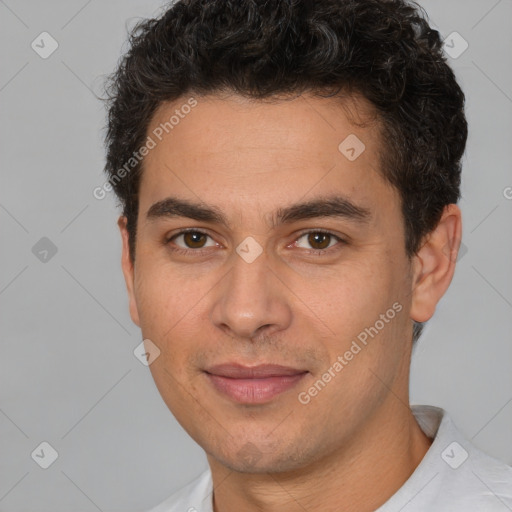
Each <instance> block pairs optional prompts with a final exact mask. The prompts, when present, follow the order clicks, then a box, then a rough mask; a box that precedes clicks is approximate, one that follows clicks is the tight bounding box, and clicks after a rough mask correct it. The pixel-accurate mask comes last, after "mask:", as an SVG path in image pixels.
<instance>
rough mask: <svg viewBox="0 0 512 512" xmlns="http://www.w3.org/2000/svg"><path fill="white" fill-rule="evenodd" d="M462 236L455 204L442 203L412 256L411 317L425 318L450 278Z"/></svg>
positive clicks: (459, 214)
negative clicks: (436, 220) (435, 221)
mask: <svg viewBox="0 0 512 512" xmlns="http://www.w3.org/2000/svg"><path fill="white" fill-rule="evenodd" d="M461 237H462V215H461V211H460V208H459V207H458V206H457V205H456V204H449V205H447V206H445V208H444V210H443V214H442V216H441V219H440V221H439V223H438V225H437V227H436V228H435V229H434V230H433V231H432V232H431V233H429V234H428V235H427V237H426V241H425V243H424V244H423V246H422V247H421V249H420V250H419V251H418V253H417V254H416V255H415V256H414V262H413V268H414V270H413V272H414V273H413V282H412V287H413V288H412V304H411V311H410V315H411V319H412V320H415V321H416V322H426V321H427V320H429V319H430V318H431V317H432V315H433V314H434V312H435V310H436V305H437V303H438V302H439V300H440V299H441V297H442V296H443V295H444V293H445V292H446V290H447V289H448V286H450V283H451V281H452V278H453V274H454V272H455V264H456V262H457V255H458V253H459V247H460V242H461Z"/></svg>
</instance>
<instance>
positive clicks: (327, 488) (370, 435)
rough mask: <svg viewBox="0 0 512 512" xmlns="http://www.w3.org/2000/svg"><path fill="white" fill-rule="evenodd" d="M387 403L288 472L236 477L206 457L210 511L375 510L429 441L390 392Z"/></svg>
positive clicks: (420, 456)
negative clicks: (324, 452)
mask: <svg viewBox="0 0 512 512" xmlns="http://www.w3.org/2000/svg"><path fill="white" fill-rule="evenodd" d="M387 401H388V402H389V403H387V404H383V406H382V407H380V408H379V410H378V411H377V412H376V413H375V414H374V415H373V417H372V418H371V420H369V421H368V422H367V423H366V424H365V426H364V428H363V429H361V430H360V431H358V433H357V434H356V435H355V436H354V437H353V438H352V439H348V440H346V442H345V443H344V444H343V447H342V448H340V449H339V450H336V451H335V452H333V453H331V454H329V455H328V456H326V457H323V458H322V459H319V460H317V461H315V462H314V463H313V464H311V465H309V466H307V467H302V468H300V469H297V470H294V471H291V472H286V473H264V474H250V473H237V472H234V471H231V470H230V469H228V468H226V467H225V466H224V465H222V464H220V463H219V462H218V461H216V460H215V459H213V458H211V457H210V456H209V457H208V461H209V464H210V468H211V472H212V479H213V487H214V511H215V512H229V511H231V510H244V511H246V512H256V511H258V512H277V511H280V512H281V511H282V510H283V509H284V510H297V511H300V510H308V511H311V512H313V511H315V510H321V511H322V512H334V511H339V510H340V505H341V507H342V510H343V511H344V512H356V511H357V512H372V511H374V510H376V509H377V508H378V507H379V506H381V505H382V504H384V503H385V502H386V501H387V500H388V499H389V498H390V497H391V496H392V495H393V494H394V493H395V492H396V491H397V490H398V489H399V488H400V487H401V486H402V485H403V484H404V483H405V481H406V480H407V479H408V478H409V477H410V476H411V474H412V473H413V471H414V470H415V469H416V467H417V466H418V464H419V463H420V462H421V460H422V459H423V457H424V456H425V453H426V452H427V450H428V448H429V447H430V444H431V442H432V441H431V440H430V439H429V438H428V437H427V436H426V435H425V434H424V433H423V431H422V430H421V428H420V427H419V425H418V423H417V422H416V419H415V418H414V415H413V414H412V412H411V410H410V408H409V407H407V406H406V405H405V403H404V402H402V401H401V400H398V399H397V397H396V396H394V395H392V394H390V395H389V396H388V399H387ZM406 403H408V401H407V402H406Z"/></svg>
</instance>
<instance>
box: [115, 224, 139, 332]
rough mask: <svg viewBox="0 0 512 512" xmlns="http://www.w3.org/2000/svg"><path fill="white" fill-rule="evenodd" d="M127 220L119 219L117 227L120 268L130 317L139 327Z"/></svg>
mask: <svg viewBox="0 0 512 512" xmlns="http://www.w3.org/2000/svg"><path fill="white" fill-rule="evenodd" d="M126 223H127V219H126V217H124V216H121V217H119V219H118V221H117V225H118V226H119V230H120V231H121V238H122V240H123V252H122V256H121V267H122V269H123V275H124V280H125V282H126V290H127V291H128V300H129V303H130V316H131V318H132V321H133V323H135V324H136V325H138V326H139V327H140V320H139V312H138V310H137V302H136V300H135V293H134V277H135V269H134V265H133V262H132V259H131V257H130V245H129V240H130V235H129V233H128V229H127V228H126Z"/></svg>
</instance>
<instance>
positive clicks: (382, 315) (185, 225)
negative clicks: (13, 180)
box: [106, 0, 512, 512]
mask: <svg viewBox="0 0 512 512" xmlns="http://www.w3.org/2000/svg"><path fill="white" fill-rule="evenodd" d="M108 90H109V94H110V98H109V100H110V103H109V125H108V133H107V147H108V155H107V165H106V171H107V173H108V175H109V182H110V183H111V185H112V186H113V188H114V190H115V192H116V194H117V195H118V197H119V199H120V202H121V205H122V208H123V215H122V216H121V217H120V219H119V222H118V224H119V228H120V231H121V235H122V240H123V256H122V267H123V272H124V276H125V279H126V284H127V290H128V294H129V299H130V314H131V317H132V319H133V321H134V322H135V323H136V324H137V325H139V326H140V327H141V330H142V335H143V337H144V339H145V346H146V350H147V357H148V361H149V363H150V369H151V372H152V375H153V377H154V379H155V383H156V385H157V387H158V389H159V391H160V393H161V395H162V398H163V399H164V401H165V403H166V404H167V406H168V407H169V409H170V410H171V411H172V413H173V414H174V415H175V417H176V419H177V420H178V421H179V422H180V424H181V425H182V426H183V428H184V429H185V430H186V431H187V432H188V433H189V434H190V436H191V437H192V438H193V439H194V440H195V441H196V442H197V443H198V444H199V445H200V446H201V447H202V448H203V449H204V450H205V452H206V455H207V458H208V462H209V467H210V468H209V470H208V471H207V472H205V473H204V474H203V475H201V476H200V477H199V478H198V479H197V480H196V481H194V482H193V483H191V484H190V485H189V486H187V487H186V488H185V489H183V490H181V491H180V492H178V493H176V494H175V495H173V496H172V497H171V498H169V499H168V500H166V501H165V502H164V503H162V504H161V505H159V506H157V507H156V508H155V509H153V511H154V512H163V511H178V510H180V511H185V510H190V511H216V512H230V511H248V512H252V511H265V512H273V511H277V510H280V511H282V510H285V511H295V510H297V511H300V510H302V511H304V510H307V511H316V510H318V511H320V510H321V511H335V510H336V511H338V510H343V511H346V512H351V511H358V512H369V511H374V510H378V511H379V512H388V511H399V510H411V511H412V510H414V511H440V510H446V511H448V510H449V511H455V510H460V511H465V512H467V511H472V510H475V511H476V510H478V511H483V510H485V511H498V510H500V511H501V510H506V509H507V507H508V509H512V468H510V467H508V466H506V465H505V464H503V463H501V462H499V461H497V460H495V459H492V458H490V457H488V456H487V455H485V454H483V453H482V452H480V451H479V450H477V449H476V448H475V447H473V446H472V445H471V444H470V443H469V442H468V441H467V440H466V439H464V438H463V437H462V435H461V434H460V433H459V432H458V430H457V429H456V427H455V426H454V425H453V423H452V422H451V420H450V418H449V416H448V415H447V413H446V412H445V411H443V410H442V409H439V408H436V407H429V406H414V407H410V406H409V392H408V381H409V367H410V358H411V350H412V345H413V343H414V342H416V340H417V339H418V337H419V335H420V333H421V327H422V324H423V323H424V322H426V321H428V320H429V319H430V318H431V317H432V315H433V314H434V311H435V308H436V304H437V303H438V301H439V300H440V299H441V297H442V296H443V294H444V293H445V292H446V290H447V288H448V286H449V285H450V282H451V279H452V277H453V273H454V270H455V262H456V257H457V252H458V247H459V244H460V238H461V233H462V227H461V213H460V210H459V208H458V207H457V205H456V203H457V201H458V199H459V198H460V190H459V185H460V170H461V169H460V159H461V156H462V154H463V152H464V147H465V143H466V137H467V125H466V120H465V116H464V95H463V93H462V91H461V90H460V88H459V86H458V84H457V82H456V80H455V77H454V75H453V72H452V71H451V69H450V68H449V66H448V65H447V64H446V61H445V59H444V57H443V54H442V43H441V40H440V36H439V34H438V33H437V32H436V31H435V30H432V29H431V28H430V27H429V26H428V24H427V22H426V21H425V19H424V17H423V15H422V13H421V11H420V9H419V8H418V7H416V6H414V5H412V4H410V3H408V2H406V1H405V0H404V1H399V0H387V1H382V0H358V1H349V0H322V1H316V2H306V1H297V0H295V1H292V0H267V1H263V0H252V1H249V0H247V1H240V0H222V1H220V0H219V1H216V0H183V1H178V2H176V3H174V4H173V5H172V6H171V7H170V8H169V9H168V10H167V11H166V12H165V13H164V14H163V16H161V17H160V18H159V19H154V20H148V21H145V22H142V23H140V24H139V25H138V27H136V29H135V30H134V32H133V34H132V37H131V48H130V50H129V52H128V53H127V54H126V55H125V56H124V57H123V59H122V61H121V62H120V64H119V68H118V69H117V71H116V72H115V73H114V75H113V76H112V77H111V81H110V84H109V89H108Z"/></svg>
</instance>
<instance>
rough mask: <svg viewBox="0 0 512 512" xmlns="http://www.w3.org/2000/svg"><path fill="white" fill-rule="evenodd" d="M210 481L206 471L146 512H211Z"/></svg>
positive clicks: (209, 474)
mask: <svg viewBox="0 0 512 512" xmlns="http://www.w3.org/2000/svg"><path fill="white" fill-rule="evenodd" d="M212 488H213V487H212V479H211V473H210V470H209V469H207V470H206V471H204V472H203V473H201V474H200V475H199V476H198V477H197V478H195V479H194V480H192V481H191V482H190V483H189V484H187V485H186V486H184V487H182V488H181V489H178V490H177V491H176V492H175V493H173V494H172V495H171V496H169V498H167V499H166V500H165V501H163V502H162V503H160V504H158V505H157V506H156V507H154V508H152V509H150V510H148V511H147V512H212V505H211V503H212V501H211V500H212Z"/></svg>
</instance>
